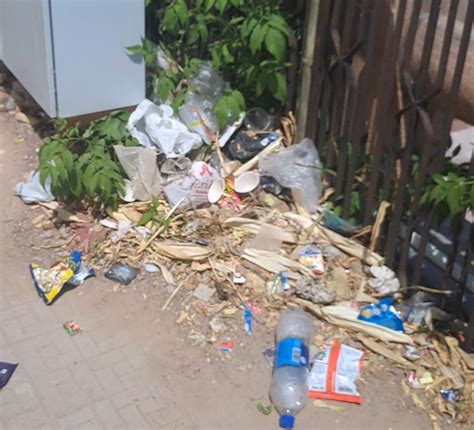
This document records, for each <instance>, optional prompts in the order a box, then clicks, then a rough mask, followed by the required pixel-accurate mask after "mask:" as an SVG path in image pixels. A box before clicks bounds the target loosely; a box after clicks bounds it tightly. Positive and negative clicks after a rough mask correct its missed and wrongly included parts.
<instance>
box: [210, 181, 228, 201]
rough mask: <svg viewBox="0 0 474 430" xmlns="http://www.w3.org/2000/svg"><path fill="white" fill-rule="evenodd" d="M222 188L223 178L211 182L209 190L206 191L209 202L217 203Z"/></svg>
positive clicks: (222, 192)
mask: <svg viewBox="0 0 474 430" xmlns="http://www.w3.org/2000/svg"><path fill="white" fill-rule="evenodd" d="M224 188H225V181H224V179H222V178H219V179H217V180H215V181H214V182H213V183H212V184H211V187H210V188H209V191H208V192H207V199H208V200H209V203H217V202H218V201H219V199H220V198H221V197H222V194H224Z"/></svg>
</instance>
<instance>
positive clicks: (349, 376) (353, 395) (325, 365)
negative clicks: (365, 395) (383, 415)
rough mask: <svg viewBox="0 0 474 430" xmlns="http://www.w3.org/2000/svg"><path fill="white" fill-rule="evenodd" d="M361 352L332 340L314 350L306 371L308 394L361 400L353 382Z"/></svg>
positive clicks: (334, 398) (324, 397) (353, 400)
mask: <svg viewBox="0 0 474 430" xmlns="http://www.w3.org/2000/svg"><path fill="white" fill-rule="evenodd" d="M363 356H364V352H363V351H359V350H358V349H355V348H351V347H350V346H347V345H340V344H339V343H338V342H336V341H334V342H333V343H332V345H331V346H330V347H329V348H326V349H325V350H323V351H320V352H319V353H318V354H316V356H315V357H314V360H313V367H312V368H311V371H310V372H309V375H308V388H309V397H312V398H314V399H325V400H337V401H340V402H349V403H356V404H361V403H362V397H361V396H360V394H359V392H358V391H357V387H356V383H355V382H356V379H357V377H358V376H359V372H360V369H361V368H362V358H363Z"/></svg>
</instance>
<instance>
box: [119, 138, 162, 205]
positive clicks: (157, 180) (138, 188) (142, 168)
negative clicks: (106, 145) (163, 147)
mask: <svg viewBox="0 0 474 430" xmlns="http://www.w3.org/2000/svg"><path fill="white" fill-rule="evenodd" d="M114 150H115V153H116V154H117V158H118V159H119V161H120V164H121V165H122V167H123V169H124V170H125V173H127V176H128V177H129V178H130V182H129V183H128V184H129V187H128V188H129V190H128V191H129V192H128V193H126V196H122V198H123V199H124V200H125V201H135V200H142V201H144V200H149V199H150V198H151V196H157V195H158V194H160V193H161V190H162V180H161V175H160V172H159V170H158V167H157V165H156V152H155V151H154V150H153V149H149V148H141V147H139V146H132V147H125V146H121V145H115V146H114Z"/></svg>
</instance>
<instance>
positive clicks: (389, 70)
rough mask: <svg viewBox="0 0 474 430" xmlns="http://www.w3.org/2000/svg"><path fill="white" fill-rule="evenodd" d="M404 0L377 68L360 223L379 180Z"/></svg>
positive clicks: (372, 202) (371, 207) (369, 213)
mask: <svg viewBox="0 0 474 430" xmlns="http://www.w3.org/2000/svg"><path fill="white" fill-rule="evenodd" d="M405 9H406V0H400V2H399V5H398V11H397V17H396V21H395V24H394V26H393V29H389V33H388V36H387V39H386V43H385V49H384V54H385V55H384V58H383V65H382V70H381V72H380V77H379V82H378V84H379V85H378V89H377V109H376V112H375V120H374V130H373V133H372V136H371V141H372V142H373V145H372V146H373V151H372V155H373V159H372V171H371V173H370V179H369V187H368V190H367V197H366V209H365V215H364V224H369V223H370V221H371V218H372V212H373V210H374V206H375V200H376V195H375V194H376V191H377V185H378V182H379V173H380V172H379V168H380V163H381V160H382V150H383V147H384V143H385V140H386V130H387V123H388V118H389V115H390V107H391V105H392V100H393V96H394V89H395V88H394V83H395V76H396V73H395V72H396V64H397V59H398V53H399V48H400V40H401V37H402V29H403V21H404V16H405Z"/></svg>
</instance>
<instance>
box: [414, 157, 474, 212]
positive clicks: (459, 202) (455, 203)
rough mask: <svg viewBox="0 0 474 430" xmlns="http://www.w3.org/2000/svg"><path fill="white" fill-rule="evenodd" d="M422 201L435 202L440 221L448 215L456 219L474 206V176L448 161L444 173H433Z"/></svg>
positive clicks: (423, 203) (425, 202) (434, 205)
mask: <svg viewBox="0 0 474 430" xmlns="http://www.w3.org/2000/svg"><path fill="white" fill-rule="evenodd" d="M420 203H421V204H422V205H426V204H428V203H431V204H433V207H434V210H435V215H436V217H437V219H438V221H439V220H442V219H443V218H445V217H446V216H448V215H450V216H451V218H453V219H455V218H456V217H457V216H458V215H460V214H462V213H464V211H465V210H466V209H471V210H472V208H474V176H471V177H469V176H467V175H466V174H465V173H464V174H463V172H462V170H461V168H459V167H456V166H454V165H452V164H451V163H448V164H446V168H445V171H444V172H443V174H440V173H434V174H432V175H431V177H430V180H429V183H428V185H427V187H426V189H425V191H424V193H423V195H422V198H421V201H420Z"/></svg>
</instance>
